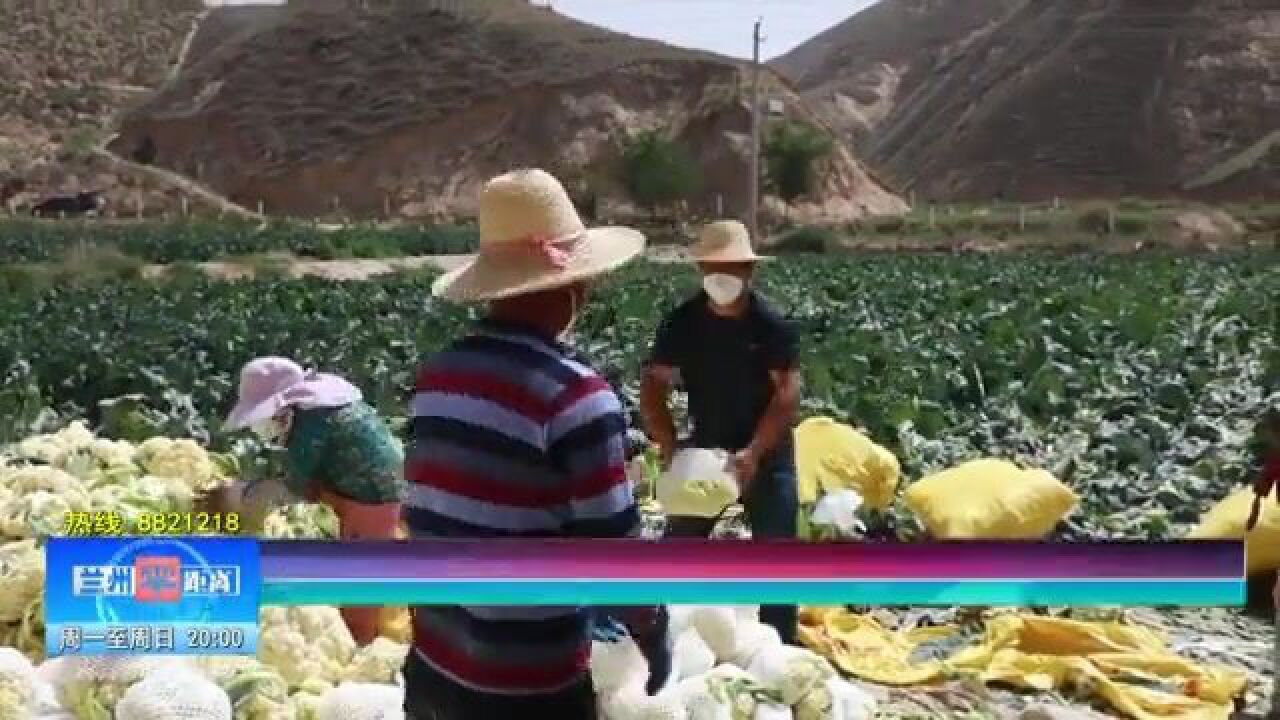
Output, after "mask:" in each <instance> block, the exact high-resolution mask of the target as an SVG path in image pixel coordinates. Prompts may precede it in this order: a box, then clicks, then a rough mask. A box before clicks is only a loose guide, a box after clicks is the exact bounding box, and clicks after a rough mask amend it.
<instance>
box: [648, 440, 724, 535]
mask: <svg viewBox="0 0 1280 720" xmlns="http://www.w3.org/2000/svg"><path fill="white" fill-rule="evenodd" d="M657 489H658V503H659V504H660V505H662V508H663V510H664V511H665V512H666V514H667V515H668V516H680V517H702V518H711V517H715V516H717V515H719V514H720V513H721V512H722V511H723V510H724V509H725V508H727V507H729V506H730V505H732V504H734V503H735V502H737V501H738V483H737V480H736V479H735V478H734V476H733V473H731V472H730V471H729V455H728V453H726V452H725V451H723V450H708V449H705V448H686V449H684V450H681V451H679V452H677V453H676V454H675V456H674V457H673V458H672V459H671V467H670V469H668V470H667V471H666V472H664V473H663V474H662V476H661V477H660V478H659V479H658V488H657Z"/></svg>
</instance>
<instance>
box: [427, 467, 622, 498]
mask: <svg viewBox="0 0 1280 720" xmlns="http://www.w3.org/2000/svg"><path fill="white" fill-rule="evenodd" d="M623 474H624V477H625V470H624V471H623ZM405 479H406V480H408V481H409V482H411V483H416V484H418V485H426V486H427V487H430V488H435V489H436V490H441V491H443V492H447V493H451V494H453V495H460V496H462V497H465V498H470V499H472V500H478V501H480V502H486V503H492V504H494V505H509V506H514V507H520V508H534V509H544V508H548V507H559V506H561V505H565V504H567V503H568V502H570V500H571V499H572V497H571V494H570V493H571V491H572V488H570V487H568V486H567V485H561V486H558V487H547V488H539V487H529V486H527V485H520V484H517V483H510V482H504V481H503V480H502V479H501V478H489V477H485V476H483V475H475V474H472V473H467V472H463V471H461V470H458V469H457V468H452V467H448V466H445V465H440V464H437V463H434V462H432V461H431V460H423V459H411V460H410V461H409V462H408V463H406V465H405Z"/></svg>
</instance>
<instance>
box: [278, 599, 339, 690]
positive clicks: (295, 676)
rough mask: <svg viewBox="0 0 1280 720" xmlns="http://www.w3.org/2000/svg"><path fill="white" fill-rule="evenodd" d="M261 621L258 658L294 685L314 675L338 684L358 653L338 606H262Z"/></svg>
mask: <svg viewBox="0 0 1280 720" xmlns="http://www.w3.org/2000/svg"><path fill="white" fill-rule="evenodd" d="M259 620H260V623H261V630H260V632H259V635H258V658H259V659H260V660H262V662H263V663H264V664H266V665H269V666H271V667H272V668H273V669H274V670H276V671H277V672H278V673H280V675H281V677H283V678H284V679H285V681H286V682H287V683H288V685H289V687H291V688H295V687H299V686H301V685H302V684H303V682H305V681H306V680H308V679H312V678H314V679H319V680H323V681H325V682H328V683H331V684H332V683H336V682H338V681H339V680H340V679H341V677H342V674H343V671H344V670H345V669H346V668H347V667H348V666H349V665H350V664H351V661H352V659H353V657H354V656H355V652H356V643H355V640H354V639H353V638H352V637H351V631H350V630H348V629H347V625H346V623H345V622H343V620H342V614H341V613H339V612H338V609H337V608H333V607H327V606H314V605H313V606H304V607H292V608H274V607H273V608H263V609H262V611H261V612H260V613H259Z"/></svg>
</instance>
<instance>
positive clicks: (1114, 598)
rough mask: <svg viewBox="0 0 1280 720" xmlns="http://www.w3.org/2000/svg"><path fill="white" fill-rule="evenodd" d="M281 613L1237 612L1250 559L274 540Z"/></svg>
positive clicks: (930, 547) (1203, 544)
mask: <svg viewBox="0 0 1280 720" xmlns="http://www.w3.org/2000/svg"><path fill="white" fill-rule="evenodd" d="M261 553H262V575H263V577H262V602H263V603H265V604H273V605H309V604H336V605H412V604H434V603H441V604H476V605H543V604H547V605H561V604H591V605H628V604H648V603H671V604H735V605H736V604H791V603H795V604H803V605H922V606H930V605H932V606H953V605H983V606H1120V605H1136V606H1150V605H1183V606H1228V605H1241V604H1243V602H1244V593H1245V586H1244V547H1243V544H1242V543H1239V542H1230V541H1191V542H1176V543H1159V544H1140V543H1135V544H1117V543H1089V544H1083V543H1082V544H1050V543H999V542H963V543H930V544H897V543H894V544H890V543H801V542H768V541H756V542H750V543H743V542H734V541H711V542H708V541H696V540H695V541H678V540H669V541H662V542H637V541H635V540H620V541H609V540H593V541H583V540H537V539H525V540H519V541H493V540H457V541H416V542H363V543H353V544H348V545H345V546H343V547H342V549H341V551H340V552H335V548H334V546H333V545H332V544H330V543H323V542H307V541H285V542H264V543H263V544H262V547H261Z"/></svg>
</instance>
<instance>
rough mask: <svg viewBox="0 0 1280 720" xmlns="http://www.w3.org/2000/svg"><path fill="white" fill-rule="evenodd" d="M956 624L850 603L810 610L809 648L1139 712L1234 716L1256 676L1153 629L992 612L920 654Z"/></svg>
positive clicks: (864, 669)
mask: <svg viewBox="0 0 1280 720" xmlns="http://www.w3.org/2000/svg"><path fill="white" fill-rule="evenodd" d="M954 632H956V629H955V628H947V627H938V628H918V629H912V630H907V631H902V632H894V631H890V630H887V629H885V628H884V627H883V626H881V625H880V623H879V622H877V621H876V620H875V619H874V618H872V617H870V616H866V615H857V614H854V613H851V612H849V611H847V610H840V609H817V608H808V609H806V610H805V611H804V612H802V613H801V626H800V639H801V641H802V642H803V643H804V644H805V645H806V646H808V647H809V648H810V649H812V650H814V651H815V652H817V653H820V654H822V655H824V656H825V657H827V658H828V659H830V660H831V661H832V663H833V664H835V665H836V666H837V667H838V668H840V669H841V670H842V671H844V672H846V673H848V674H850V675H853V676H856V677H859V678H863V679H865V680H869V681H872V682H877V683H881V684H885V685H896V686H906V685H920V684H925V683H931V682H935V681H940V680H942V679H944V678H947V677H951V676H954V675H957V674H961V675H971V676H974V677H977V678H979V679H980V680H982V681H983V682H988V683H1001V684H1005V685H1011V686H1015V687H1020V688H1024V689H1028V690H1041V691H1048V690H1059V691H1068V692H1071V691H1074V692H1076V693H1091V694H1092V695H1094V696H1096V697H1097V698H1100V699H1102V700H1104V701H1106V702H1107V703H1108V704H1109V705H1110V706H1111V707H1112V708H1114V709H1115V710H1116V711H1117V712H1118V713H1120V714H1121V715H1123V716H1125V717H1130V718H1134V719H1135V720H1228V719H1229V717H1230V715H1231V713H1232V710H1233V700H1234V699H1235V698H1237V697H1239V696H1240V695H1241V694H1242V693H1243V692H1244V690H1245V686H1246V684H1247V682H1248V676H1247V675H1246V674H1245V673H1244V672H1243V671H1240V670H1236V669H1234V668H1228V667H1222V666H1202V665H1197V664H1196V663H1193V662H1191V661H1189V660H1187V659H1185V658H1182V657H1180V656H1178V655H1176V654H1174V653H1173V652H1172V651H1170V650H1169V649H1168V646H1167V644H1166V643H1165V640H1164V638H1163V637H1161V636H1160V635H1159V634H1158V633H1156V632H1155V631H1154V630H1151V629H1149V628H1145V627H1140V626H1136V625H1127V624H1123V623H1118V622H1080V621H1076V620H1068V619H1062V618H1051V617H1040V616H1036V615H1025V614H1019V613H1010V614H1006V615H997V616H995V617H993V618H990V619H989V620H988V621H987V623H986V627H985V633H984V636H983V638H982V640H981V641H979V642H977V643H976V644H973V645H970V646H968V647H964V648H962V649H960V650H958V651H956V652H954V653H952V654H951V656H950V657H948V658H947V659H946V660H927V661H923V662H915V661H913V660H912V658H911V655H912V653H913V652H915V650H916V648H917V647H919V646H920V645H921V644H922V643H924V642H928V641H930V640H935V639H938V638H943V637H947V636H948V635H951V634H952V633H954ZM1152 685H1157V686H1159V689H1157V688H1156V687H1152Z"/></svg>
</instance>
